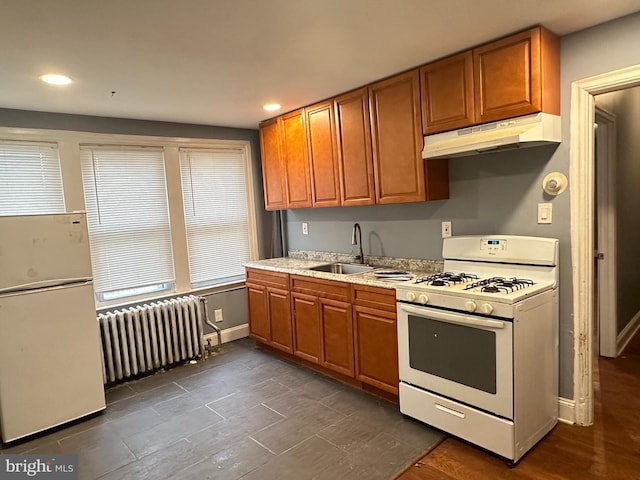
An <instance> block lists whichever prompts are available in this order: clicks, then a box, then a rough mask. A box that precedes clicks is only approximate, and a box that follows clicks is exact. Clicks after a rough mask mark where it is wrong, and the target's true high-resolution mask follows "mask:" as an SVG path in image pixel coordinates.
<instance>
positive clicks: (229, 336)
mask: <svg viewBox="0 0 640 480" xmlns="http://www.w3.org/2000/svg"><path fill="white" fill-rule="evenodd" d="M248 336H249V324H248V323H243V324H242V325H236V326H235V327H231V328H225V329H224V330H222V332H221V333H220V339H221V341H222V343H228V342H233V341H234V340H238V339H240V338H244V337H248ZM207 340H211V344H212V345H216V344H217V342H218V335H217V334H215V333H207V334H206V335H205V336H204V341H205V343H206V342H207Z"/></svg>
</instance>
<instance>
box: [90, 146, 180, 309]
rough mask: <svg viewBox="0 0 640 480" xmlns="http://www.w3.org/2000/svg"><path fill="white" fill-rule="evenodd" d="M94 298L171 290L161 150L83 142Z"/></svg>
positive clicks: (130, 295) (173, 281) (172, 280)
mask: <svg viewBox="0 0 640 480" xmlns="http://www.w3.org/2000/svg"><path fill="white" fill-rule="evenodd" d="M81 161H82V179H83V184H84V196H85V205H86V210H87V219H88V220H87V223H88V228H89V241H90V246H91V260H92V263H93V274H94V285H95V291H96V298H97V300H98V301H99V302H106V301H109V300H115V299H118V298H125V297H133V296H138V295H145V294H146V295H147V296H148V294H150V293H153V292H160V291H167V290H174V289H175V275H174V268H173V251H172V246H171V227H170V222H169V207H168V202H167V187H166V179H165V169H164V157H163V152H162V150H161V149H155V148H142V147H121V148H119V147H113V146H110V147H104V146H99V147H98V146H82V147H81Z"/></svg>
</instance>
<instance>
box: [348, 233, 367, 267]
mask: <svg viewBox="0 0 640 480" xmlns="http://www.w3.org/2000/svg"><path fill="white" fill-rule="evenodd" d="M351 245H358V246H359V247H360V253H359V254H358V255H356V258H355V263H364V253H363V252H362V230H360V224H358V223H356V224H354V225H353V231H352V232H351Z"/></svg>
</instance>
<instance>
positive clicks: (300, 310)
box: [291, 292, 322, 363]
mask: <svg viewBox="0 0 640 480" xmlns="http://www.w3.org/2000/svg"><path fill="white" fill-rule="evenodd" d="M291 304H292V311H293V325H294V332H295V333H294V343H293V345H294V348H293V354H294V355H297V356H298V357H301V358H304V359H305V360H308V361H310V362H313V363H320V351H321V348H322V341H321V339H320V312H319V308H318V306H319V302H318V297H316V296H314V295H305V294H302V293H295V292H294V293H292V294H291Z"/></svg>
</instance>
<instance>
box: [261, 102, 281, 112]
mask: <svg viewBox="0 0 640 480" xmlns="http://www.w3.org/2000/svg"><path fill="white" fill-rule="evenodd" d="M262 108H264V109H265V110H266V111H267V112H273V111H275V110H280V104H279V103H267V104H266V105H263V106H262Z"/></svg>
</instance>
